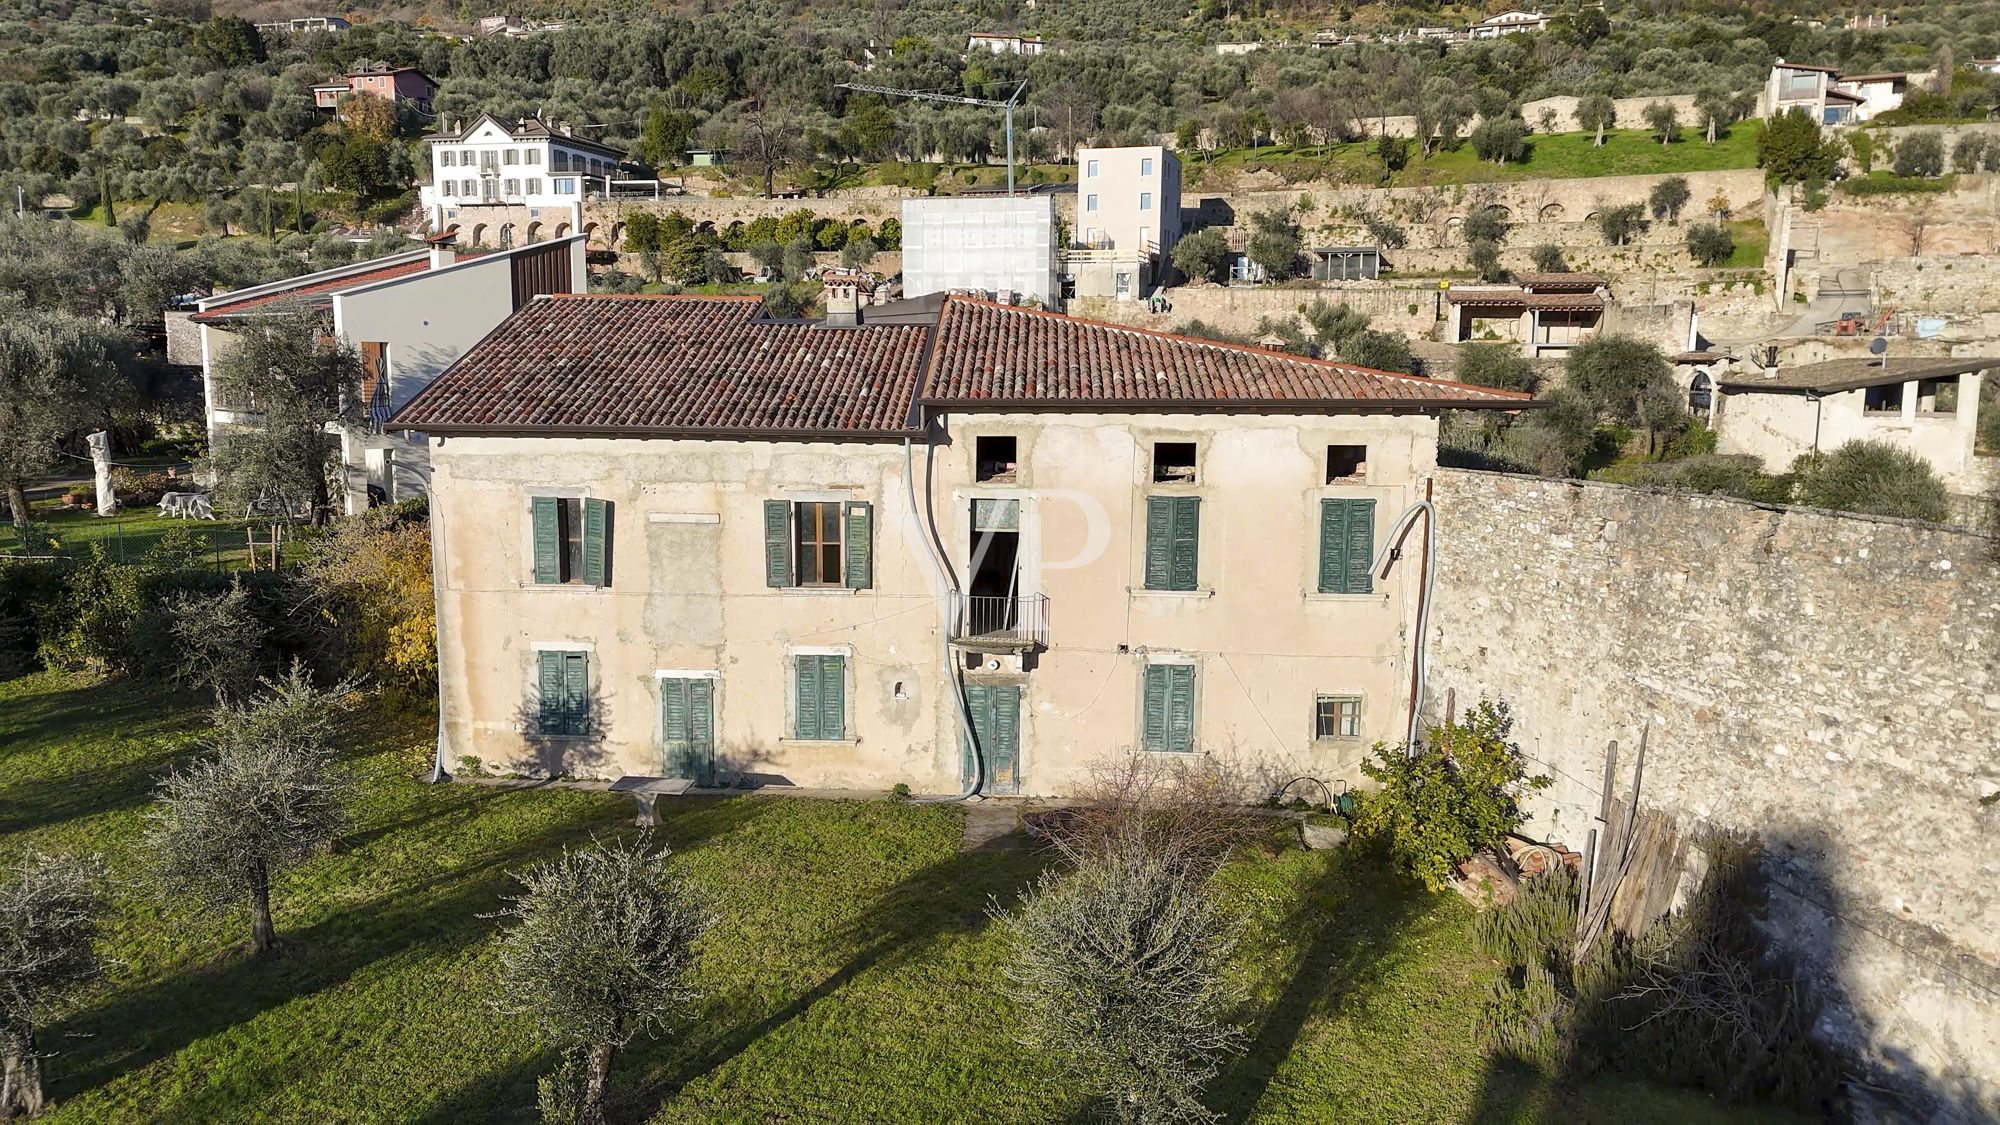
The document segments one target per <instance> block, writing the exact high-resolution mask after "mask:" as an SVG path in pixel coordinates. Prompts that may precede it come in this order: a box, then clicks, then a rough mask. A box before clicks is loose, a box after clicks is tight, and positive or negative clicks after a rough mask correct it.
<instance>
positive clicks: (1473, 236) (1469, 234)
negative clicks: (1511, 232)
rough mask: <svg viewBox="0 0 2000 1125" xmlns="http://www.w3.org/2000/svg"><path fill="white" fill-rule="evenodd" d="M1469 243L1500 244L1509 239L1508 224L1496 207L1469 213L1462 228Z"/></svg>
mask: <svg viewBox="0 0 2000 1125" xmlns="http://www.w3.org/2000/svg"><path fill="white" fill-rule="evenodd" d="M1461 229H1462V231H1463V233H1464V234H1465V240H1466V241H1467V242H1496V243H1497V242H1499V241H1500V240H1501V239H1504V238H1506V237H1507V222H1506V220H1504V219H1502V218H1501V217H1500V211H1499V209H1498V208H1495V207H1480V208H1476V209H1474V210H1473V211H1471V212H1469V213H1467V215H1466V216H1465V225H1464V227H1462V228H1461Z"/></svg>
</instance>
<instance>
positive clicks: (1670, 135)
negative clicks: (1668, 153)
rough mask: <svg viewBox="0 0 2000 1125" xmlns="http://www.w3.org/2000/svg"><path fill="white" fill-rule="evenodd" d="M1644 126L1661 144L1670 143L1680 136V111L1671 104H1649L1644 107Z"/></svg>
mask: <svg viewBox="0 0 2000 1125" xmlns="http://www.w3.org/2000/svg"><path fill="white" fill-rule="evenodd" d="M1646 125H1647V127H1648V128H1650V129H1652V131H1653V134H1654V135H1655V136H1657V137H1659V138H1660V143H1661V144H1668V143H1671V142H1672V141H1675V140H1677V139H1679V137H1680V134H1681V115H1680V110H1679V109H1677V108H1676V107H1675V106H1674V103H1672V102H1650V103H1648V104H1647V106H1646Z"/></svg>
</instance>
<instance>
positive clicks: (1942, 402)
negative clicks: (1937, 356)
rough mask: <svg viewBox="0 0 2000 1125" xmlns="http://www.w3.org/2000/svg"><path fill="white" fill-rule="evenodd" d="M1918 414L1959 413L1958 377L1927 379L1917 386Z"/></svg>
mask: <svg viewBox="0 0 2000 1125" xmlns="http://www.w3.org/2000/svg"><path fill="white" fill-rule="evenodd" d="M1917 413H1919V414H1956V413H1958V376H1956V375H1953V376H1951V377H1949V378H1945V379H1925V380H1924V381H1923V382H1921V383H1918V384H1917Z"/></svg>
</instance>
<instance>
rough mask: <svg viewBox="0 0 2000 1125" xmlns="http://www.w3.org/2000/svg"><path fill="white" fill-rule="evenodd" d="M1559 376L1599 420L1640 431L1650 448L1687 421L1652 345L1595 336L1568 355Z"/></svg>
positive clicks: (1670, 375) (1633, 339)
mask: <svg viewBox="0 0 2000 1125" xmlns="http://www.w3.org/2000/svg"><path fill="white" fill-rule="evenodd" d="M1563 371H1564V374H1565V376H1566V378H1565V380H1564V382H1565V383H1566V384H1567V386H1568V387H1569V388H1570V389H1572V390H1574V391H1575V392H1577V393H1578V394H1580V395H1582V396H1583V397H1584V398H1586V399H1587V400H1589V402H1590V403H1591V405H1592V406H1594V407H1595V408H1596V409H1597V413H1598V416H1599V417H1600V418H1602V419H1603V420H1605V421H1608V422H1617V423H1621V424H1624V425H1628V426H1642V427H1644V428H1645V429H1646V430H1647V433H1648V439H1649V440H1648V444H1649V445H1651V444H1654V443H1655V442H1656V440H1657V437H1658V434H1659V432H1660V431H1661V430H1663V429H1670V428H1673V426H1674V424H1675V423H1676V422H1680V421H1682V420H1684V419H1685V417H1686V412H1685V410H1684V408H1683V407H1682V406H1681V399H1680V395H1679V393H1678V391H1677V390H1676V388H1675V387H1674V382H1673V369H1672V367H1671V366H1669V365H1668V363H1667V359H1666V357H1665V356H1664V355H1662V354H1660V349H1659V348H1658V347H1657V346H1655V345H1654V344H1653V343H1651V342H1650V341H1647V340H1641V339H1638V338H1636V337H1633V336H1593V337H1591V338H1590V339H1588V340H1586V341H1584V342H1583V343H1581V344H1578V345H1577V346H1576V347H1574V348H1572V349H1570V353H1569V355H1568V357H1567V358H1565V359H1564V361H1563Z"/></svg>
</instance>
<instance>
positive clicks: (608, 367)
mask: <svg viewBox="0 0 2000 1125" xmlns="http://www.w3.org/2000/svg"><path fill="white" fill-rule="evenodd" d="M760 310H761V304H760V302H759V301H758V300H757V299H756V298H755V297H611V296H558V297H549V298H544V299H539V300H534V301H530V302H528V304H527V305H526V306H524V307H523V308H522V309H521V311H519V312H517V313H515V314H514V315H513V316H512V317H510V318H509V319H508V320H506V321H505V322H503V323H502V324H501V325H500V326H499V327H497V328H495V329H494V330H493V331H492V332H491V333H489V334H488V335H487V336H486V338H485V339H483V340H481V341H480V342H479V343H477V344H475V345H473V347H472V348H471V350H469V351H467V352H466V353H465V355H463V356H461V357H460V358H459V360H458V362H456V363H454V364H452V365H451V367H450V368H449V369H448V370H447V371H446V372H445V373H444V374H443V375H441V376H439V377H438V379H437V380H436V381H434V382H433V383H432V384H431V385H430V386H429V387H427V388H425V389H424V390H423V391H421V392H420V393H418V395H417V396H416V397H415V398H414V399H412V400H411V401H410V402H409V404H408V405H406V406H404V407H403V409H402V410H401V411H399V412H397V414H396V416H395V417H394V418H393V419H392V420H391V421H390V422H389V426H390V428H392V429H414V430H424V431H427V432H430V433H440V434H442V433H451V432H453V431H466V432H472V431H482V430H485V431H491V430H537V431H554V432H566V433H594V434H610V433H620V434H625V433H660V434H667V433H672V434H686V435H690V436H698V435H704V434H706V435H711V436H724V435H739V434H806V433H837V434H845V435H849V436H856V435H866V434H875V435H896V436H900V435H903V434H905V433H908V432H909V430H910V426H909V417H910V404H911V400H912V398H913V397H914V395H915V394H916V389H917V383H918V380H919V378H920V377H921V374H922V370H923V358H924V349H925V347H926V345H927V344H928V343H929V340H930V334H931V329H930V327H929V326H927V325H883V326H877V327H871V328H854V329H841V328H823V327H820V326H818V325H815V324H813V323H810V322H801V321H773V320H762V319H759V313H760Z"/></svg>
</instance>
